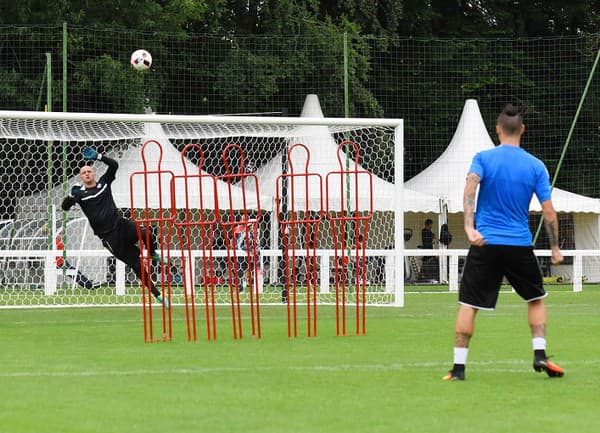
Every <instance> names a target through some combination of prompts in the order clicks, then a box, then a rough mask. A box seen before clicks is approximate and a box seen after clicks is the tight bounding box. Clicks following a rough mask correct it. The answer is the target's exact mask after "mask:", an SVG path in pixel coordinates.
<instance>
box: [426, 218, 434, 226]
mask: <svg viewBox="0 0 600 433" xmlns="http://www.w3.org/2000/svg"><path fill="white" fill-rule="evenodd" d="M429 224H433V220H432V219H431V218H427V219H426V220H425V225H426V226H428V225H429Z"/></svg>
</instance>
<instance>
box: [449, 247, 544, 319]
mask: <svg viewBox="0 0 600 433" xmlns="http://www.w3.org/2000/svg"><path fill="white" fill-rule="evenodd" d="M503 276H506V279H507V280H508V282H509V283H510V284H511V285H512V286H513V288H514V289H515V291H516V292H517V293H518V294H519V295H520V296H521V298H523V299H524V300H525V301H527V302H530V301H535V300H537V299H541V298H544V297H546V295H547V293H546V291H545V290H544V286H543V281H542V271H541V269H540V265H539V263H538V261H537V258H536V257H535V254H534V253H533V247H516V246H510V245H484V246H482V247H476V246H471V248H470V249H469V254H468V256H467V260H466V263H465V268H464V272H463V276H462V280H461V282H460V291H459V297H458V301H459V302H460V303H461V304H464V305H468V306H471V307H474V308H478V309H484V310H485V309H487V310H492V309H494V307H495V306H496V302H497V301H498V293H499V291H500V284H501V283H502V277H503Z"/></svg>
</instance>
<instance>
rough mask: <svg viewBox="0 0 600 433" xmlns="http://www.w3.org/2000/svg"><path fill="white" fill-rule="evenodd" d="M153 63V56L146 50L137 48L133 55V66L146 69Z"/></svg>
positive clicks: (141, 69)
mask: <svg viewBox="0 0 600 433" xmlns="http://www.w3.org/2000/svg"><path fill="white" fill-rule="evenodd" d="M151 65H152V56H151V55H150V53H149V52H148V51H146V50H136V51H134V52H133V54H132V55H131V66H133V67H134V68H135V69H137V70H138V71H145V70H146V69H149V68H150V66H151Z"/></svg>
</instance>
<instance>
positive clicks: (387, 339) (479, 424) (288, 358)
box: [0, 286, 600, 433]
mask: <svg viewBox="0 0 600 433" xmlns="http://www.w3.org/2000/svg"><path fill="white" fill-rule="evenodd" d="M550 290H552V289H550ZM599 305H600V288H598V286H586V287H585V288H584V291H583V292H582V293H572V292H567V291H552V292H551V293H550V296H549V297H548V298H547V307H548V314H549V321H548V344H549V347H548V349H549V350H548V352H549V354H551V355H554V359H555V360H556V362H557V363H559V364H560V365H561V366H562V367H563V368H565V370H566V375H565V377H564V378H561V379H550V378H548V377H547V376H546V375H545V374H540V373H535V372H534V371H533V369H532V367H531V360H532V359H531V358H532V350H531V338H530V335H529V329H528V326H527V322H526V306H525V305H524V304H523V303H522V302H521V301H520V300H519V299H518V297H517V296H516V295H514V294H510V293H503V294H501V296H500V301H499V304H498V308H497V309H496V310H495V311H494V312H481V313H480V314H479V316H478V320H477V325H476V334H475V337H474V339H473V340H472V344H471V350H470V353H469V360H468V365H467V380H466V381H465V382H450V383H448V382H444V381H442V380H441V377H442V376H443V375H444V374H445V373H446V371H447V370H448V368H449V367H450V366H451V363H452V346H453V337H454V335H453V334H454V331H453V326H454V318H455V314H456V310H457V304H456V294H449V293H415V294H410V293H409V294H407V295H406V306H405V307H404V308H389V307H381V308H369V309H368V311H367V335H366V336H361V337H354V336H353V337H336V336H335V321H334V317H335V316H334V309H333V307H331V306H324V307H320V308H319V336H318V337H316V338H308V337H306V329H305V326H306V323H305V322H304V321H301V322H300V328H299V335H300V336H299V338H297V339H288V338H287V328H286V310H285V307H283V306H270V307H263V308H262V310H261V313H262V331H263V338H262V339H260V340H257V339H252V338H251V337H250V332H249V319H248V311H249V309H248V308H247V307H245V308H244V311H245V312H246V316H245V322H244V332H245V335H244V338H243V339H242V340H237V341H235V340H233V338H232V331H231V320H230V317H231V316H230V312H229V310H228V309H226V308H220V309H219V310H218V321H217V326H218V338H217V340H216V341H212V342H208V341H206V333H205V328H204V319H203V315H202V310H201V309H199V310H198V312H199V315H198V323H199V325H200V326H199V329H198V337H199V338H198V341H197V342H195V343H188V342H187V341H186V338H185V321H184V316H183V315H184V312H183V309H182V308H181V307H175V309H174V322H173V325H174V326H173V329H174V340H173V341H172V342H164V343H162V342H161V343H144V342H143V330H142V321H141V319H142V314H141V308H132V307H113V308H44V309H3V310H0V432H2V433H4V432H10V433H26V432H32V433H33V432H35V433H40V432H62V433H67V432H73V433H75V432H76V433H85V432H102V433H109V432H144V433H147V432H215V433H216V432H293V433H298V432H307V433H308V432H328V433H329V432H331V433H337V432H361V433H370V432H395V433H397V432H461V433H469V432H477V433H480V432H485V433H493V432H498V433H505V432H544V433H553V432H556V433H559V432H560V433H564V432H579V433H582V432H590V433H592V432H598V431H600V412H599V411H598V407H599V405H600V391H599V390H598V388H599V387H598V384H599V383H600V375H599V372H598V370H599V367H600V333H599V332H598V324H599V323H600V320H599V319H600V308H599ZM303 313H304V311H303V310H302V311H301V314H302V317H303ZM352 324H353V322H350V325H352ZM350 327H351V326H350Z"/></svg>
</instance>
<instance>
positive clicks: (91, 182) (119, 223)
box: [62, 147, 169, 308]
mask: <svg viewBox="0 0 600 433" xmlns="http://www.w3.org/2000/svg"><path fill="white" fill-rule="evenodd" d="M83 157H84V158H85V159H86V160H92V161H101V162H103V163H104V164H106V165H107V166H108V170H106V173H104V174H103V175H102V176H101V177H100V179H98V181H96V171H95V170H94V168H93V167H92V166H90V165H87V164H86V165H84V166H83V167H81V169H80V171H79V177H80V179H81V182H82V184H79V183H77V184H75V185H73V187H72V188H71V192H70V193H69V195H68V196H67V197H65V199H64V200H63V202H62V209H63V210H65V211H68V210H69V209H71V207H73V206H74V205H75V204H78V205H79V206H80V207H81V210H82V211H83V213H84V214H85V216H86V217H87V219H88V221H89V223H90V226H91V227H92V229H93V230H94V234H95V235H96V236H98V237H99V238H100V240H101V241H102V245H104V247H105V248H106V249H108V250H109V251H110V252H111V253H112V254H113V255H114V256H115V257H116V258H117V259H119V260H121V261H122V262H124V263H125V264H126V265H128V266H129V267H130V268H131V269H133V271H134V272H135V274H136V275H137V277H138V278H139V279H140V280H141V279H142V266H141V264H140V249H139V248H138V246H137V242H138V233H137V229H136V226H135V223H134V222H133V221H131V220H129V219H126V218H123V217H122V216H121V214H120V213H119V211H118V209H117V206H116V205H115V201H114V199H113V196H112V190H111V187H110V185H111V184H112V182H113V181H114V180H115V174H116V173H117V169H118V168H119V164H118V163H117V161H115V160H114V159H112V158H109V157H107V156H106V155H102V154H101V153H98V152H97V151H96V150H95V149H93V148H92V147H86V148H85V149H84V151H83ZM141 233H142V239H148V238H147V232H146V229H145V228H142V229H141ZM156 247H157V245H156V239H155V238H154V236H153V235H152V233H150V245H149V246H148V248H147V249H148V251H150V256H151V258H152V260H153V261H156V262H159V261H161V257H160V255H159V254H158V253H157V252H156ZM148 285H149V286H150V289H151V291H152V294H153V295H154V297H155V298H156V299H157V300H158V301H159V302H161V303H164V306H165V308H169V302H168V300H167V299H166V298H165V299H164V300H163V299H162V297H161V293H160V291H159V290H158V289H157V288H156V286H155V285H154V283H153V282H152V278H151V277H148Z"/></svg>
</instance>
